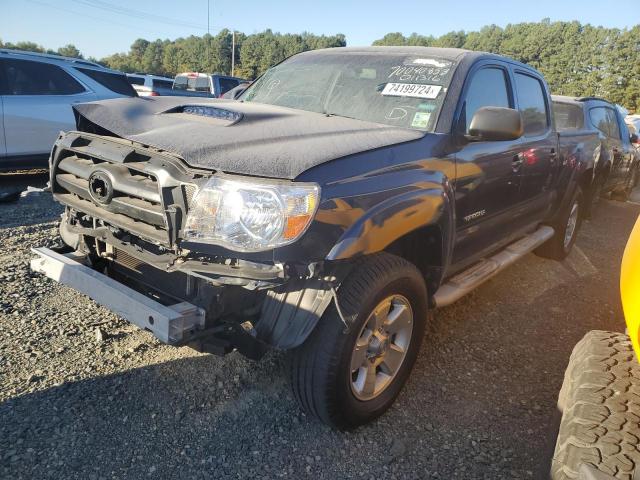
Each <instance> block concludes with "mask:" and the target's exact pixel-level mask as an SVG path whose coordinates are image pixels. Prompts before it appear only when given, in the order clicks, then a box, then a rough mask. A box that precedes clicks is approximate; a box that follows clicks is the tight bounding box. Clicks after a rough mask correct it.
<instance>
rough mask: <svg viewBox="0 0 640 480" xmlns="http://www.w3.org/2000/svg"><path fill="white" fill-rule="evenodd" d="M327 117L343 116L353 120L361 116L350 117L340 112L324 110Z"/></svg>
mask: <svg viewBox="0 0 640 480" xmlns="http://www.w3.org/2000/svg"><path fill="white" fill-rule="evenodd" d="M322 113H323V114H324V115H325V116H326V117H342V118H350V119H351V120H360V119H359V118H356V117H350V116H348V115H340V114H339V113H328V112H322Z"/></svg>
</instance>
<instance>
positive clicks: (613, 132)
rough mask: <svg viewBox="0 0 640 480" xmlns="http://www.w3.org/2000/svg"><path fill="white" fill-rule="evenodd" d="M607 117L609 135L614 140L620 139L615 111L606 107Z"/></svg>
mask: <svg viewBox="0 0 640 480" xmlns="http://www.w3.org/2000/svg"><path fill="white" fill-rule="evenodd" d="M607 119H608V123H609V136H610V137H611V138H613V139H614V140H622V137H621V135H620V126H619V125H618V118H617V116H616V112H614V111H613V110H612V109H610V108H607Z"/></svg>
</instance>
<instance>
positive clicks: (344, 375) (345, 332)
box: [291, 253, 428, 429]
mask: <svg viewBox="0 0 640 480" xmlns="http://www.w3.org/2000/svg"><path fill="white" fill-rule="evenodd" d="M337 295H338V306H339V307H340V311H341V312H342V314H343V317H344V319H345V321H346V322H347V325H348V328H347V327H345V324H344V322H343V320H342V319H341V318H340V315H339V313H338V310H337V309H336V307H335V304H334V303H332V304H331V305H330V306H329V308H328V309H327V311H326V312H325V313H324V315H323V316H322V318H321V319H320V321H319V322H318V324H317V325H316V327H315V329H314V331H313V332H312V333H311V335H310V336H309V338H308V339H307V340H306V341H305V343H304V344H302V345H301V346H300V347H298V348H297V349H295V350H294V351H293V352H291V353H292V358H291V383H292V387H293V393H294V395H295V397H296V398H297V400H298V402H299V403H300V405H301V406H302V408H303V409H304V410H305V411H306V412H307V413H308V414H309V415H311V416H314V417H316V418H318V419H320V420H322V421H323V422H325V423H327V424H328V425H331V426H332V427H335V428H339V429H350V428H354V427H357V426H359V425H362V424H365V423H367V422H370V421H371V420H373V419H375V418H376V417H378V416H380V415H382V414H383V413H384V412H385V411H386V410H387V409H388V408H389V407H390V406H391V404H392V403H393V402H394V400H395V399H396V397H397V396H398V394H399V393H400V390H401V389H402V386H403V385H404V383H405V382H406V380H407V378H408V377H409V374H410V373H411V369H412V368H413V364H414V363H415V360H416V358H417V356H418V352H419V350H420V344H421V343H422V337H423V336H424V330H425V325H426V321H427V308H428V307H427V306H428V303H427V289H426V287H425V283H424V279H423V277H422V274H421V273H420V271H419V270H418V269H417V268H416V267H415V266H414V265H412V264H411V263H409V262H407V261H406V260H404V259H402V258H400V257H396V256H394V255H389V254H386V253H382V254H376V255H372V256H370V257H365V259H364V260H362V261H361V262H359V263H358V265H357V266H356V267H355V268H354V269H353V270H352V272H351V273H350V274H349V275H348V277H347V278H346V279H345V280H344V282H342V285H341V286H340V288H339V290H338V294H337Z"/></svg>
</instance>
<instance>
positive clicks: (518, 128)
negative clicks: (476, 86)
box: [469, 107, 524, 141]
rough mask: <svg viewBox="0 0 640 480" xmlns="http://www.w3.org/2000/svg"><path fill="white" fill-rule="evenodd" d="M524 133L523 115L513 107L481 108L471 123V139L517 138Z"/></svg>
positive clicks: (498, 139) (495, 139) (497, 139)
mask: <svg viewBox="0 0 640 480" xmlns="http://www.w3.org/2000/svg"><path fill="white" fill-rule="evenodd" d="M523 133H524V126H523V125H522V116H521V115H520V112H519V111H518V110H514V109H513V108H503V107H482V108H479V109H478V110H477V111H476V113H475V114H474V115H473V118H472V119H471V124H470V125H469V136H470V137H471V138H470V140H479V141H483V140H488V141H500V140H517V139H518V138H520V137H521V136H522V134H523Z"/></svg>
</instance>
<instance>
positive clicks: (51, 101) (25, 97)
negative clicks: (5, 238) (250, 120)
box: [0, 49, 248, 171]
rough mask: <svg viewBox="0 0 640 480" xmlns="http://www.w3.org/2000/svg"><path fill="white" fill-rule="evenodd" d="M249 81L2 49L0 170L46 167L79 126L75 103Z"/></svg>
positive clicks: (217, 93) (187, 92)
mask: <svg viewBox="0 0 640 480" xmlns="http://www.w3.org/2000/svg"><path fill="white" fill-rule="evenodd" d="M247 84H248V82H247V81H246V80H243V79H241V78H236V77H230V76H224V75H209V74H202V73H185V74H182V75H178V76H177V77H176V79H175V80H174V79H172V78H168V77H161V76H157V75H147V74H142V73H131V74H126V75H125V74H124V73H122V72H118V71H115V70H111V69H109V68H105V67H103V66H102V65H99V64H97V63H94V62H90V61H88V60H82V59H78V58H69V57H63V56H60V55H49V54H41V53H33V52H27V51H21V50H9V49H0V171H6V170H16V169H32V168H41V167H46V166H47V161H48V158H49V153H50V151H51V145H52V144H53V142H54V141H55V139H56V137H57V136H58V134H59V133H60V131H68V130H72V129H73V128H74V126H75V117H74V113H73V109H72V107H73V105H76V104H79V103H85V102H92V101H96V100H105V99H110V98H118V97H135V96H140V97H145V96H164V95H174V96H195V97H221V96H223V95H224V94H226V93H227V92H229V91H232V92H231V93H232V95H233V94H235V93H240V92H241V91H242V90H244V88H246V85H247ZM232 98H234V97H233V96H232Z"/></svg>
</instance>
